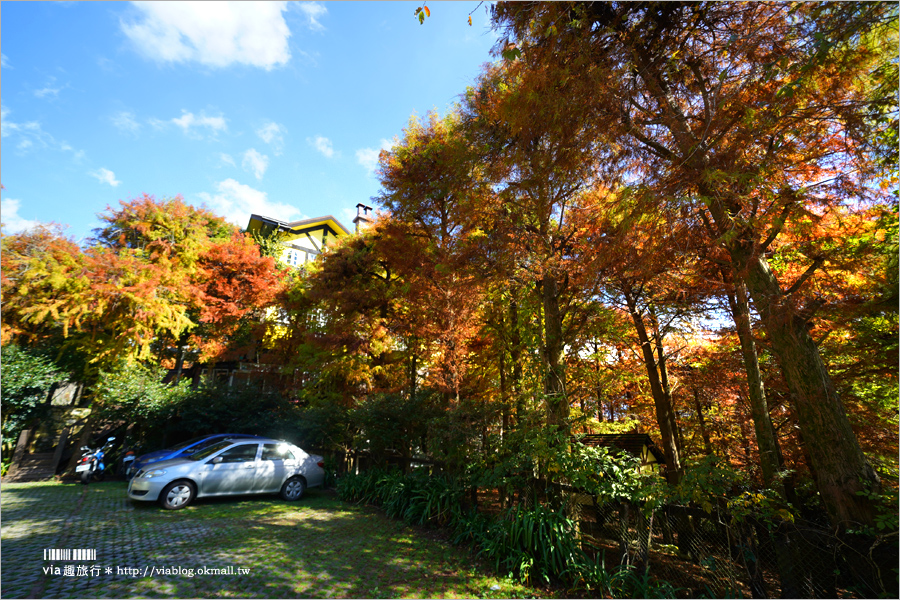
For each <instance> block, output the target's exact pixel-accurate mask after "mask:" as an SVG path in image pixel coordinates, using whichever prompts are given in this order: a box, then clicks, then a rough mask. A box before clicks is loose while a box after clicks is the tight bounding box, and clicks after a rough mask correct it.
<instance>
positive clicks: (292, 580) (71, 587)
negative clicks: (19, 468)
mask: <svg viewBox="0 0 900 600" xmlns="http://www.w3.org/2000/svg"><path fill="white" fill-rule="evenodd" d="M48 486H49V487H48ZM71 489H72V486H67V485H60V484H47V485H46V486H23V487H10V488H7V486H4V487H3V493H2V500H3V518H4V519H3V520H4V523H6V522H7V519H28V520H31V521H40V520H41V519H43V520H45V521H44V522H45V525H46V526H50V527H58V528H61V527H65V528H67V531H66V535H65V543H66V544H67V547H72V548H95V547H99V550H98V563H100V564H102V565H104V566H107V563H109V566H113V567H118V566H127V567H132V568H135V567H136V568H138V569H140V571H141V573H143V568H144V567H156V568H158V569H163V571H162V573H161V574H158V575H154V576H153V577H149V576H147V577H143V576H141V577H135V578H128V577H119V576H110V577H105V576H100V577H96V578H93V579H91V578H82V579H77V578H68V579H67V578H64V577H58V576H53V575H44V574H41V569H42V567H43V566H44V561H42V560H41V558H42V557H41V555H40V553H39V552H37V550H36V548H35V546H36V545H40V544H41V543H46V540H47V536H46V535H45V536H44V537H41V538H34V539H29V538H30V537H31V536H29V535H28V534H27V531H26V530H25V529H24V528H20V531H19V535H18V536H17V537H16V538H15V539H9V540H7V539H4V543H3V550H4V552H3V553H2V561H3V573H4V591H3V597H4V598H6V597H9V598H21V597H29V593H31V594H34V593H35V592H37V593H38V595H39V596H42V597H88V598H97V597H133V596H143V597H158V598H185V597H199V598H207V597H223V596H225V597H231V596H241V597H254V598H263V597H312V598H325V597H350V598H375V597H473V596H485V595H488V596H493V597H515V596H519V597H521V596H523V595H527V594H530V593H533V590H528V589H527V588H521V587H519V586H512V585H510V584H509V583H507V582H505V581H498V580H497V579H495V578H493V577H491V576H487V575H484V574H482V573H479V572H478V571H477V570H476V569H475V568H474V567H473V565H472V561H471V559H470V557H469V556H468V555H467V554H466V553H465V551H462V550H460V549H458V548H455V547H452V546H449V545H448V544H446V543H444V542H441V541H439V540H435V539H432V538H431V537H429V536H423V535H421V534H420V533H419V532H417V531H416V530H415V529H413V528H411V527H408V526H406V525H405V524H403V523H401V522H398V521H394V520H391V519H388V518H387V517H385V516H384V515H383V514H381V513H379V512H377V511H375V510H372V509H369V508H365V507H360V506H355V505H351V504H346V503H343V502H341V501H340V500H338V499H337V498H336V497H335V496H334V494H332V493H330V492H327V491H323V490H319V489H311V490H307V494H306V496H305V497H304V498H302V499H301V500H299V501H297V502H287V501H284V500H282V499H280V498H278V497H276V496H240V497H229V498H209V499H198V500H197V501H195V503H194V504H192V505H191V506H188V507H187V508H185V509H183V510H179V511H166V510H163V509H161V508H160V507H159V505H157V504H155V503H151V502H135V503H130V502H125V503H123V502H121V500H122V498H124V495H125V489H126V485H125V484H124V483H122V482H104V483H99V484H98V483H94V484H91V485H89V486H86V488H85V489H83V490H79V493H78V494H72V493H71V491H70V490H71ZM82 497H83V500H81V502H79V500H80V499H81V498H82ZM42 502H43V503H44V504H46V505H47V507H50V508H52V510H39V509H38V507H40V506H41V504H42ZM7 506H9V509H10V511H9V512H7ZM123 506H124V507H125V509H124V510H122V509H121V508H122V507H123ZM61 517H64V518H61ZM4 528H5V525H4ZM60 535H62V531H60ZM23 553H27V556H26V555H24V554H23ZM32 557H33V558H32ZM8 566H10V567H14V568H13V569H11V570H8V569H7V567H8ZM166 569H168V571H167V570H166ZM212 569H219V570H220V571H211V570H212ZM239 569H241V570H239ZM243 569H246V570H247V571H246V572H244V571H242V570H243ZM189 570H190V573H191V575H192V576H188V575H187V572H188V571H189ZM10 573H11V577H12V580H7V575H8V574H10ZM19 573H31V574H32V575H34V574H35V573H39V574H41V575H40V578H39V579H38V580H37V581H35V582H33V583H32V584H31V585H30V587H29V586H27V585H23V584H22V583H21V582H17V581H16V580H15V578H16V576H17V575H18V574H19ZM32 578H33V577H32ZM25 588H28V589H25ZM8 591H11V592H12V594H8V593H7V592H8Z"/></svg>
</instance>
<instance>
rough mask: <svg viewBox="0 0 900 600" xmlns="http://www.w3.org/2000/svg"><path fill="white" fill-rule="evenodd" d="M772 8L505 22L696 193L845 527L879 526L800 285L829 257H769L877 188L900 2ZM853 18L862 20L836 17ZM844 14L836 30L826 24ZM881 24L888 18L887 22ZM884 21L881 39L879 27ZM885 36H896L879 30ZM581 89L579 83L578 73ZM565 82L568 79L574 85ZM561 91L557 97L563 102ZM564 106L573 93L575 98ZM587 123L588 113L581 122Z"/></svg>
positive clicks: (668, 9)
mask: <svg viewBox="0 0 900 600" xmlns="http://www.w3.org/2000/svg"><path fill="white" fill-rule="evenodd" d="M853 11H854V12H853V13H852V14H848V13H846V12H841V10H840V9H836V8H834V5H829V10H826V11H821V12H820V11H817V9H814V8H813V7H812V5H804V4H800V5H793V6H789V5H782V4H771V3H756V4H733V3H693V4H676V3H646V4H630V3H589V4H568V3H567V4H552V5H551V4H533V3H529V4H516V3H501V4H499V5H497V7H496V8H495V12H494V20H495V23H496V24H497V26H499V27H501V28H503V29H505V30H506V31H507V32H508V33H509V34H510V35H511V36H512V37H513V39H514V40H515V41H516V43H517V44H518V46H519V51H520V52H521V55H522V59H521V60H522V61H523V62H525V63H526V64H528V65H529V66H530V67H531V68H532V69H534V70H536V71H540V72H542V73H545V76H548V77H549V76H552V75H550V74H551V73H552V74H554V75H556V76H557V77H561V76H565V75H566V74H568V73H571V72H572V70H573V69H578V70H579V71H580V73H581V75H582V76H581V77H580V78H579V79H578V80H577V82H578V83H579V84H580V85H581V86H583V87H579V88H578V89H577V91H576V92H574V93H572V94H571V96H570V99H575V98H577V99H579V100H581V99H584V98H593V99H594V101H588V102H574V101H570V106H572V107H573V112H577V113H579V114H581V115H590V116H591V117H592V118H593V119H594V122H596V123H603V124H604V125H605V126H607V127H608V128H610V129H612V130H613V131H614V132H615V134H616V139H617V140H619V141H620V143H622V144H626V145H627V146H628V148H629V149H630V151H631V153H632V157H633V158H635V159H636V161H638V162H635V167H634V169H635V171H636V172H640V173H641V176H642V177H644V178H647V179H648V180H654V181H657V182H658V183H659V184H660V185H661V186H663V187H664V188H666V189H668V190H670V193H671V194H672V195H675V196H678V197H681V198H684V199H685V201H686V202H693V203H696V206H697V207H698V214H705V215H706V217H707V219H708V222H709V228H710V233H711V237H712V239H714V240H716V243H717V244H720V245H721V246H722V247H723V248H724V249H725V250H726V252H727V253H728V256H729V258H730V262H731V264H732V266H733V269H734V271H735V273H737V274H739V276H740V277H741V278H742V279H743V280H744V281H745V282H746V285H747V288H748V292H749V295H750V297H751V299H752V301H753V303H754V306H755V307H756V310H757V311H758V313H759V315H760V316H761V319H762V322H763V324H764V328H765V331H766V333H767V335H768V339H769V342H770V344H771V347H772V349H773V351H774V353H775V354H776V355H777V356H778V358H779V362H780V365H781V368H782V370H783V372H784V376H785V380H786V381H787V383H788V385H789V387H790V389H791V395H792V397H793V401H794V405H795V407H796V409H797V413H798V416H799V419H800V426H801V427H802V428H803V429H804V438H805V440H806V443H807V447H808V450H809V455H810V458H811V460H812V462H813V466H814V471H815V475H816V479H817V484H818V489H819V492H820V494H821V496H822V499H823V501H824V504H825V506H826V508H827V510H828V512H829V514H830V516H831V518H832V520H833V522H834V523H835V525H838V526H841V527H846V526H848V525H850V524H852V523H869V524H870V523H872V519H873V516H874V514H873V509H872V505H871V503H870V501H869V500H868V498H867V497H866V496H865V495H864V494H858V493H857V492H865V491H866V490H877V489H878V486H879V483H878V478H877V476H876V475H875V473H874V471H873V470H872V468H871V466H870V465H869V464H868V463H867V461H866V459H865V456H864V454H863V452H862V450H861V449H860V446H859V444H858V441H857V438H856V436H855V435H854V433H853V431H852V428H851V427H850V424H849V421H848V419H847V416H846V413H845V410H844V407H843V405H842V403H841V401H840V399H839V397H838V396H837V394H836V391H835V388H834V385H833V382H832V380H831V377H830V375H829V373H828V370H827V369H826V366H825V364H824V363H823V361H822V358H821V354H820V352H819V350H818V348H817V345H816V343H815V341H814V340H813V338H812V337H811V336H810V334H809V331H808V324H809V318H810V317H809V315H808V314H807V313H806V311H805V306H804V305H803V302H802V301H801V299H800V295H798V293H797V292H799V291H801V288H802V287H803V286H804V284H805V283H807V282H808V280H809V278H810V277H811V276H812V275H813V274H815V273H816V271H818V270H819V268H820V267H821V266H822V264H823V262H824V260H825V259H824V257H823V256H822V255H821V254H819V253H818V249H815V248H814V247H811V248H809V254H804V255H803V257H802V258H801V260H802V261H803V264H804V268H803V269H802V271H801V273H800V274H799V276H798V277H796V278H787V277H784V276H782V277H779V275H778V274H777V273H776V272H775V271H774V270H773V269H772V267H771V265H770V264H769V261H768V259H767V255H766V253H767V251H768V249H769V248H770V246H771V245H772V244H773V243H774V242H775V241H776V240H777V238H778V237H779V236H780V235H781V234H782V231H783V230H784V227H785V224H786V223H788V222H791V221H792V220H795V219H797V218H798V217H802V216H804V215H807V214H809V213H810V212H811V211H812V212H818V213H819V214H821V212H822V211H824V210H827V208H828V207H830V206H834V205H836V204H839V203H842V202H847V201H848V199H850V198H860V197H866V196H871V195H872V193H873V189H876V188H873V187H872V186H871V185H869V180H868V177H870V176H872V175H873V174H875V168H874V167H875V161H874V160H873V159H874V157H873V155H872V153H871V152H868V151H867V149H868V148H871V144H868V143H867V142H868V139H867V135H868V132H869V131H870V129H868V128H867V127H866V114H867V110H869V108H870V107H873V98H872V94H871V93H870V92H871V86H869V85H867V82H868V81H870V78H869V75H870V73H871V72H872V70H873V69H877V68H880V67H881V66H882V65H883V64H884V54H883V53H882V52H881V49H880V47H879V45H878V44H876V43H874V41H875V39H878V40H879V42H880V41H884V39H885V38H884V36H885V35H890V31H889V30H890V27H891V25H892V24H893V21H894V20H895V19H896V7H891V5H887V4H880V3H873V4H865V5H859V7H858V10H857V9H853ZM837 13H841V14H842V15H843V17H849V18H850V24H851V26H850V27H847V20H846V19H845V20H844V27H843V28H838V27H836V26H834V25H836V23H837V22H839V19H835V18H833V17H834V16H835V14H837ZM829 25H832V26H831V28H830V31H831V32H832V33H833V34H834V37H833V38H830V39H829V38H826V37H825V36H823V35H821V34H820V33H819V31H818V28H819V27H828V26H829ZM879 28H880V29H879ZM867 32H871V33H872V35H868V33H867ZM878 32H884V33H883V35H881V37H880V38H879V37H878V35H877V34H878ZM570 85H572V84H570ZM561 91H564V90H561ZM555 101H557V100H554V102H555ZM563 101H564V100H563ZM576 118H578V117H576Z"/></svg>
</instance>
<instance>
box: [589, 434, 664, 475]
mask: <svg viewBox="0 0 900 600" xmlns="http://www.w3.org/2000/svg"><path fill="white" fill-rule="evenodd" d="M578 441H579V442H581V443H582V444H584V445H585V446H591V447H594V448H606V449H608V450H609V453H610V454H613V455H615V454H619V453H622V452H627V453H628V454H631V455H632V456H635V457H637V458H638V459H639V460H640V461H641V466H640V469H641V471H648V472H652V471H657V472H658V471H659V470H660V467H662V466H663V465H665V464H666V459H665V455H664V454H663V451H662V450H660V449H659V447H658V446H657V445H656V444H655V443H654V442H653V439H652V438H651V437H650V436H649V435H647V434H646V433H592V434H587V435H584V436H581V437H580V438H579V439H578Z"/></svg>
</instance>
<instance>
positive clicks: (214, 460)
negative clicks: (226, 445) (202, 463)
mask: <svg viewBox="0 0 900 600" xmlns="http://www.w3.org/2000/svg"><path fill="white" fill-rule="evenodd" d="M209 462H211V463H213V464H214V465H217V464H219V463H220V462H222V457H221V456H217V457H215V458H214V459H212V460H211V461H209Z"/></svg>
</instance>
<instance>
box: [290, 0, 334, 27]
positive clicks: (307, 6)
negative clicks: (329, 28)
mask: <svg viewBox="0 0 900 600" xmlns="http://www.w3.org/2000/svg"><path fill="white" fill-rule="evenodd" d="M297 8H298V9H300V12H302V13H303V14H304V16H306V18H307V23H306V25H307V26H308V27H309V28H310V29H312V30H313V31H322V30H324V29H325V27H324V26H323V25H322V24H321V23H320V22H319V18H320V17H322V16H323V15H325V14H326V13H327V12H328V9H327V8H325V7H324V6H322V5H321V4H319V3H318V2H300V3H299V4H297Z"/></svg>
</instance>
